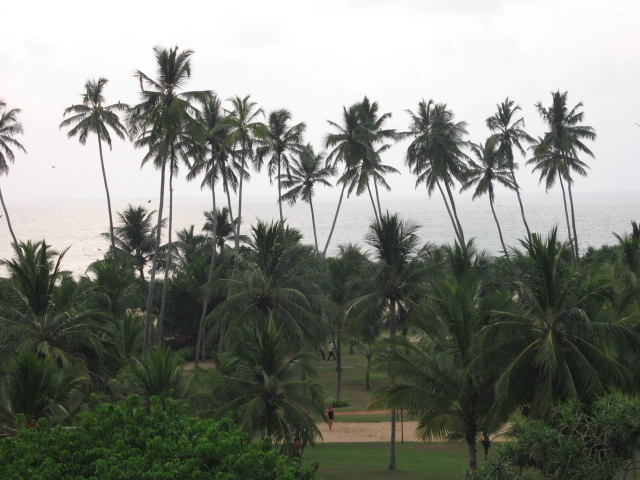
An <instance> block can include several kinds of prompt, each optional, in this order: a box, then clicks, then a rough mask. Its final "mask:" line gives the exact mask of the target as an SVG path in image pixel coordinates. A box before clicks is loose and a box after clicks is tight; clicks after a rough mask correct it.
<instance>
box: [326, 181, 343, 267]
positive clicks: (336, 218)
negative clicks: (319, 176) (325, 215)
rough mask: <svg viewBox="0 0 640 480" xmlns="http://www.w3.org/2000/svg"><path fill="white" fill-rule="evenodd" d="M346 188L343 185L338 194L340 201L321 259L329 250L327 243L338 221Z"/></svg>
mask: <svg viewBox="0 0 640 480" xmlns="http://www.w3.org/2000/svg"><path fill="white" fill-rule="evenodd" d="M345 188H347V184H346V183H345V184H344V185H343V186H342V192H340V200H339V201H338V208H337V209H336V214H335V216H334V217H333V223H332V224H331V230H330V231H329V238H327V244H326V245H325V246H324V251H323V252H322V257H323V258H324V257H326V256H327V249H328V248H329V243H330V242H331V236H332V235H333V229H334V228H335V226H336V221H337V220H338V213H340V206H341V205H342V197H343V196H344V190H345Z"/></svg>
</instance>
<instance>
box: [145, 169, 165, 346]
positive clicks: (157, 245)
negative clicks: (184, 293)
mask: <svg viewBox="0 0 640 480" xmlns="http://www.w3.org/2000/svg"><path fill="white" fill-rule="evenodd" d="M166 167H167V159H166V158H164V159H163V160H162V173H161V174H160V206H159V207H158V226H157V227H156V243H155V246H154V250H153V262H152V263H151V274H150V278H149V293H148V295H147V312H146V317H145V322H144V341H143V343H142V356H143V357H144V358H147V352H148V351H149V343H150V340H151V311H152V309H153V293H154V290H155V286H156V268H157V266H158V251H159V250H160V237H161V234H162V209H163V208H164V179H165V174H166Z"/></svg>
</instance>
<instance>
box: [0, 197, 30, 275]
mask: <svg viewBox="0 0 640 480" xmlns="http://www.w3.org/2000/svg"><path fill="white" fill-rule="evenodd" d="M0 202H2V209H3V210H4V216H5V218H6V219H7V227H9V233H10V234H11V238H13V245H14V247H15V251H16V253H17V254H18V259H20V263H22V265H24V267H25V268H26V269H27V271H28V270H29V265H28V264H27V260H26V259H25V258H24V255H23V254H22V250H21V249H20V245H18V239H17V238H16V234H15V233H14V232H13V227H12V226H11V220H9V211H8V210H7V206H6V205H5V204H4V197H3V196H2V189H0Z"/></svg>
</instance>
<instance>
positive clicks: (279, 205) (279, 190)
mask: <svg viewBox="0 0 640 480" xmlns="http://www.w3.org/2000/svg"><path fill="white" fill-rule="evenodd" d="M278 208H279V209H280V223H282V222H284V218H283V216H282V185H281V183H280V154H278Z"/></svg>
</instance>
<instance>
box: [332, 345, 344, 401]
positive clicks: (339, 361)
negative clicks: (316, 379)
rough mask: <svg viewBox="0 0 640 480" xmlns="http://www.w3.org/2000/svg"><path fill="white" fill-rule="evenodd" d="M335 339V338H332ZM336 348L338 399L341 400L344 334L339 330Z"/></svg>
mask: <svg viewBox="0 0 640 480" xmlns="http://www.w3.org/2000/svg"><path fill="white" fill-rule="evenodd" d="M332 337H333V335H332ZM332 339H333V338H332ZM333 344H334V345H335V347H336V348H335V350H336V372H338V386H337V388H336V401H338V402H339V401H340V394H341V393H342V334H341V333H340V332H338V335H337V338H336V341H334V342H333Z"/></svg>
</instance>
